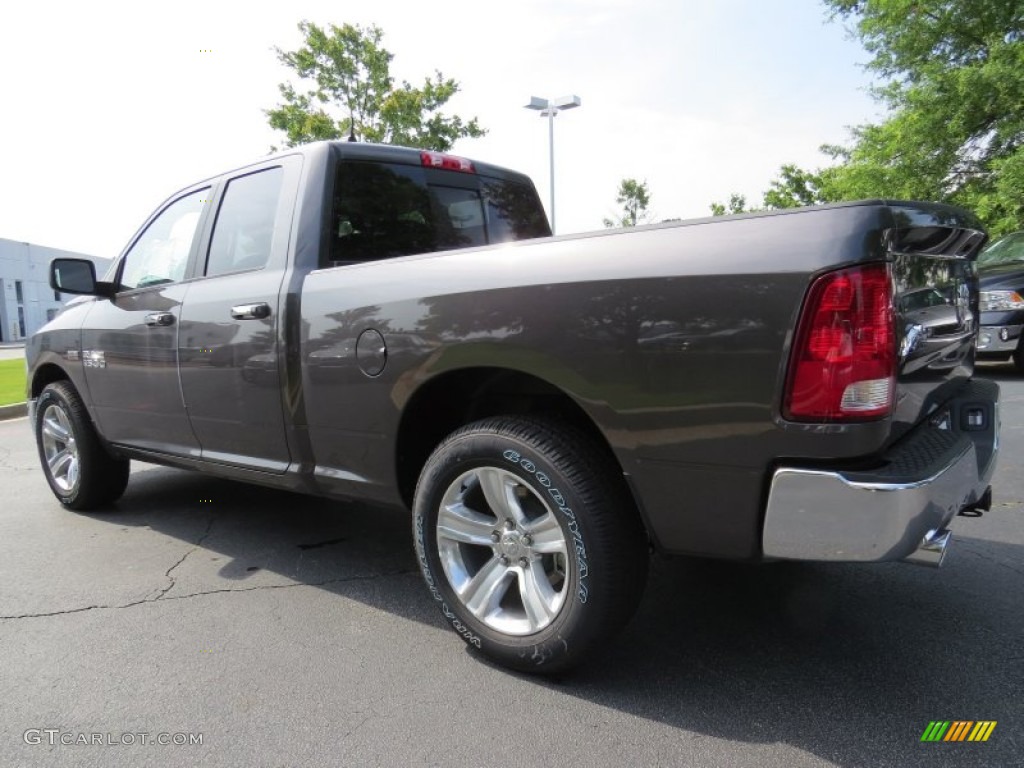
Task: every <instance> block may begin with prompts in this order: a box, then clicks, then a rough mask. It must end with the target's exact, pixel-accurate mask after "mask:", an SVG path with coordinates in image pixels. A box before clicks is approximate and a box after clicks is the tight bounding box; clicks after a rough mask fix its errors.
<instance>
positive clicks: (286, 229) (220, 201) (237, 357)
mask: <svg viewBox="0 0 1024 768" xmlns="http://www.w3.org/2000/svg"><path fill="white" fill-rule="evenodd" d="M300 172H301V159H300V158H298V157H286V158H282V159H279V160H275V161H273V162H271V163H268V164H266V165H263V166H256V167H253V168H249V169H246V170H244V171H241V172H239V173H237V174H234V175H232V176H229V177H226V178H225V179H224V180H223V182H222V183H220V184H219V185H218V187H217V192H216V195H215V199H214V202H213V211H214V213H211V215H210V217H209V220H208V221H207V223H206V228H205V231H204V234H203V237H202V242H203V247H202V251H201V253H200V254H199V258H198V259H197V260H196V265H195V274H194V277H193V279H192V280H190V281H189V284H188V293H187V295H186V296H185V299H184V304H183V307H182V309H181V322H180V327H179V330H178V345H179V346H178V355H179V358H180V361H181V363H180V371H181V391H182V395H183V397H184V400H185V405H186V407H187V409H188V414H189V419H190V422H191V426H192V429H193V431H194V432H195V435H196V437H197V439H198V441H199V445H200V449H201V454H202V457H203V458H204V459H205V460H209V461H217V462H221V463H225V464H232V465H236V466H241V467H245V468H249V469H256V470H262V471H266V472H274V473H281V472H284V471H285V469H287V467H288V463H289V460H290V454H289V449H288V443H287V440H286V436H285V422H284V410H283V409H284V406H283V402H284V401H283V397H282V390H283V386H282V374H281V371H282V365H283V360H282V355H281V346H280V343H281V342H280V336H281V330H282V329H281V314H282V311H283V310H284V303H283V299H280V293H281V290H282V285H283V283H284V278H285V274H286V270H287V266H288V242H289V237H290V230H291V226H290V225H291V216H292V211H293V208H294V201H295V197H296V190H297V189H298V177H299V174H300Z"/></svg>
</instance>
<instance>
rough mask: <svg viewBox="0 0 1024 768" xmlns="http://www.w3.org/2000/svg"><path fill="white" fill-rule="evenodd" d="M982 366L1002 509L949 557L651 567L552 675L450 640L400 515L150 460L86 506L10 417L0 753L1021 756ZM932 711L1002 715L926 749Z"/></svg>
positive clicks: (474, 757) (271, 759)
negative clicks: (590, 658)
mask: <svg viewBox="0 0 1024 768" xmlns="http://www.w3.org/2000/svg"><path fill="white" fill-rule="evenodd" d="M985 372H986V374H987V375H991V376H992V377H993V378H996V379H997V380H998V381H999V382H1000V385H1001V386H1002V388H1003V409H1002V415H1003V431H1002V438H1003V443H1002V445H1003V448H1002V451H1003V452H1002V459H1001V464H1000V467H999V469H998V472H997V476H996V479H995V482H994V489H995V502H994V506H993V509H992V511H991V512H989V513H988V514H986V515H985V516H984V517H982V518H977V519H968V518H963V517H961V518H958V519H957V520H956V521H955V523H954V533H955V541H954V543H953V546H952V549H951V551H950V553H949V556H948V557H947V562H946V564H945V565H944V566H943V568H941V569H940V570H932V569H927V568H920V567H915V566H911V565H907V564H886V565H880V566H879V565H875V566H858V565H806V564H775V565H770V566H761V567H755V566H745V565H736V564H728V563H714V562H703V561H693V560H684V559H674V560H669V559H664V558H658V559H656V560H655V561H654V563H653V566H652V572H651V583H650V586H649V589H648V592H647V594H646V597H645V600H644V603H643V605H642V607H641V609H640V611H639V613H638V615H637V616H636V618H635V619H634V620H633V622H632V623H631V624H630V625H629V627H628V629H627V630H626V631H625V632H624V633H623V634H622V635H621V636H620V637H619V638H618V640H617V641H616V643H615V644H614V645H613V646H612V647H611V648H610V649H609V650H608V651H607V652H606V653H605V654H604V655H603V656H601V657H600V658H597V659H595V660H594V662H593V663H592V664H590V665H588V666H586V667H585V668H583V669H580V670H578V671H576V672H575V673H573V674H570V675H567V676H565V677H562V678H560V679H557V680H542V679H534V678H530V677H526V676H522V675H515V674H510V673H508V672H505V671H502V670H500V669H498V668H495V667H492V666H490V665H489V664H487V663H486V662H483V661H481V660H480V659H479V658H477V657H476V656H474V655H473V654H472V653H471V652H469V651H468V650H467V649H466V648H465V646H464V645H463V643H462V642H461V641H459V639H458V638H457V637H456V636H455V635H454V634H453V633H451V632H450V631H449V630H448V629H446V628H445V626H444V625H443V624H442V621H441V618H440V616H439V614H438V612H437V611H436V609H435V607H434V605H433V603H432V601H431V600H429V599H428V595H427V591H426V589H425V587H424V586H423V585H422V583H421V581H420V577H419V574H418V572H417V570H416V564H415V562H414V559H413V552H412V544H411V537H410V532H409V525H408V520H407V516H406V515H405V514H403V513H401V512H399V511H389V510H380V509H371V508H368V507H364V506H359V505H351V504H342V503H337V502H330V501H325V500H319V499H310V498H305V497H300V496H293V495H289V494H286V493H281V492H275V491H268V490H265V489H259V488H251V487H246V486H242V485H237V484H234V483H230V482H225V481H220V480H211V479H209V478H206V477H204V476H202V475H198V474H190V473H185V472H179V471H175V470H169V469H161V468H153V467H148V466H144V465H139V464H135V465H134V470H133V475H132V480H131V483H130V484H129V487H128V491H127V493H126V494H125V496H124V497H123V499H122V500H121V501H120V502H119V503H118V505H117V507H116V509H114V510H113V511H111V512H108V513H106V514H102V515H98V514H97V515H93V514H88V515H82V514H73V513H70V512H66V511H64V510H62V509H61V508H60V507H59V505H58V504H57V502H56V501H54V499H53V498H52V496H51V495H50V493H49V490H48V488H47V487H46V483H45V481H44V480H43V477H42V474H41V472H40V470H39V468H38V460H37V457H36V454H35V447H34V444H33V442H32V438H31V435H30V432H29V427H28V423H27V421H26V420H25V419H19V420H14V421H8V422H3V423H0V493H2V501H0V649H2V653H0V691H2V694H3V695H2V696H0V724H2V729H0V756H2V757H0V764H3V765H11V766H15V765H17V766H32V765H48V766H51V765H76V766H77V765H82V766H104V768H107V767H109V766H150V765H152V766H172V765H187V766H240V765H246V766H268V767H269V766H314V765H333V766H348V765H355V766H361V765H387V766H399V765H438V766H442V765H443V766H448V765H467V766H510V765H514V766H548V765H551V766H555V765H561V766H566V765H587V766H605V765H607V766H622V765H665V766H669V765H671V766H691V765H692V766H710V765H716V766H758V767H759V768H760V767H762V766H780V767H782V766H786V767H787V768H788V767H789V766H844V767H846V766H850V767H853V766H936V765H962V766H1000V767H1003V766H1010V765H1019V764H1020V760H1021V758H1020V754H1021V750H1022V749H1024V611H1022V608H1024V471H1022V469H1024V378H1021V377H1019V376H1015V375H1014V374H1012V373H1009V372H1008V370H1007V369H1005V368H998V367H986V368H985ZM933 720H975V721H976V720H995V721H997V722H998V725H997V726H996V728H995V730H994V731H993V732H992V735H991V737H990V739H989V741H988V742H985V743H922V742H921V741H920V738H921V735H922V732H923V731H924V729H925V728H926V726H927V725H928V723H929V722H930V721H933ZM160 734H167V735H168V736H167V737H166V738H165V739H164V740H170V741H174V740H178V741H181V740H182V739H185V740H193V741H195V740H196V737H197V736H198V738H200V739H201V742H202V743H201V744H195V743H193V744H174V743H170V744H166V745H165V744H158V743H151V742H153V741H156V740H157V739H158V737H159V735H160ZM83 736H84V741H86V742H93V741H99V742H101V743H80V742H82V741H83ZM62 740H63V741H72V742H74V743H70V744H62V743H61V741H62ZM51 741H52V742H53V743H52V744H51V743H50V742H51ZM110 742H115V743H110ZM128 742H131V743H128ZM143 742H145V743H143Z"/></svg>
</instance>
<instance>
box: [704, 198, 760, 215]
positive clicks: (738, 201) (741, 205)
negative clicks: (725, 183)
mask: <svg viewBox="0 0 1024 768" xmlns="http://www.w3.org/2000/svg"><path fill="white" fill-rule="evenodd" d="M752 210H755V209H753V208H747V198H746V196H744V195H740V194H737V193H736V192H733V193H732V194H731V195H729V202H728V203H712V204H711V215H712V216H726V215H728V214H731V213H749V212H750V211H752Z"/></svg>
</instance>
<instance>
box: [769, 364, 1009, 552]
mask: <svg viewBox="0 0 1024 768" xmlns="http://www.w3.org/2000/svg"><path fill="white" fill-rule="evenodd" d="M998 400H999V388H998V386H997V385H996V384H994V383H992V382H987V381H974V382H971V384H970V386H969V387H968V388H967V391H966V392H965V394H964V395H963V396H961V397H959V398H957V399H956V400H955V401H954V402H953V403H951V404H950V405H949V408H950V412H949V413H950V416H949V418H948V419H945V420H943V422H942V425H941V426H936V425H933V424H931V423H929V424H925V425H923V426H921V427H919V428H918V429H916V430H915V431H914V432H912V433H911V434H910V435H908V436H907V437H905V438H904V439H903V440H901V441H900V442H899V443H897V445H896V446H894V447H893V448H892V449H891V450H890V451H889V452H888V453H887V454H886V455H885V456H884V457H883V461H882V463H881V466H880V467H879V468H877V469H875V470H871V471H843V470H834V469H829V470H822V469H801V468H795V467H780V468H778V469H776V470H775V473H774V475H773V476H772V479H771V487H770V490H769V494H768V505H767V509H766V512H765V521H764V535H763V540H762V546H763V551H764V555H765V557H767V558H783V559H791V560H831V561H853V562H873V561H882V560H900V559H903V558H908V559H910V560H912V561H914V562H921V563H924V564H931V565H938V564H939V563H941V561H942V557H943V556H944V555H945V552H946V548H947V546H948V544H949V539H948V536H946V534H948V531H947V530H946V528H947V526H948V524H949V522H950V521H951V520H952V519H953V517H954V516H955V515H956V514H957V513H958V512H959V511H960V510H962V509H965V508H971V507H972V506H973V505H975V504H977V503H978V501H979V500H980V499H982V498H983V497H984V495H985V491H986V490H987V489H988V487H989V482H990V480H991V478H992V473H993V472H994V470H995V465H996V458H997V455H998V452H999V441H998V435H999V412H998ZM979 413H983V414H984V416H983V417H978V415H977V414H979ZM979 418H981V419H983V421H984V423H983V424H981V425H979V424H977V423H975V422H977V420H978V419H979Z"/></svg>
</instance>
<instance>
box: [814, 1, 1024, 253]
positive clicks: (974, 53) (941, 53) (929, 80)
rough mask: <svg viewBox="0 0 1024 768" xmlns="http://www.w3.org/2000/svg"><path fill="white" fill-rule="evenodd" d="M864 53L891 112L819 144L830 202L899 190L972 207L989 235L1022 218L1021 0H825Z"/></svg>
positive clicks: (1015, 226) (1023, 106) (824, 190)
mask: <svg viewBox="0 0 1024 768" xmlns="http://www.w3.org/2000/svg"><path fill="white" fill-rule="evenodd" d="M825 4H826V6H828V7H829V8H830V9H831V10H832V13H833V16H834V17H838V18H842V19H844V20H846V21H848V22H850V23H851V24H852V31H853V33H854V34H855V35H856V36H857V37H858V38H859V39H860V40H861V42H862V43H863V44H864V47H865V48H866V49H867V50H868V52H869V53H870V54H871V55H872V59H871V60H870V62H869V63H868V68H869V69H870V70H871V71H872V72H874V73H876V74H878V75H879V76H880V77H881V79H882V84H881V85H879V86H877V87H876V88H875V89H874V93H875V96H876V98H877V99H879V100H880V101H881V102H882V103H883V104H885V105H886V106H887V107H888V108H889V116H888V118H887V119H885V120H884V121H882V122H880V123H878V124H874V125H864V126H860V127H858V128H856V129H854V131H853V136H852V138H853V142H852V144H851V145H850V146H838V147H837V146H826V147H823V148H822V150H823V151H824V152H826V153H827V154H829V155H831V156H832V157H833V158H834V159H835V160H838V161H839V163H838V164H837V165H835V166H834V167H831V168H826V169H825V170H823V171H822V172H821V174H820V179H819V180H820V189H821V193H822V194H823V196H824V197H826V198H827V199H854V198H863V197H880V196H883V197H905V198H918V199H931V200H941V201H948V202H952V203H956V204H960V205H964V206H966V207H968V208H971V209H973V210H975V211H976V212H977V213H978V214H979V215H981V217H982V218H983V219H984V220H985V222H986V224H987V225H988V226H989V227H990V228H991V230H992V231H993V233H995V234H999V233H1001V232H1005V231H1008V230H1011V229H1019V228H1021V227H1022V226H1024V195H1022V194H1021V192H1022V191H1024V3H1021V1H1020V0H825Z"/></svg>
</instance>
